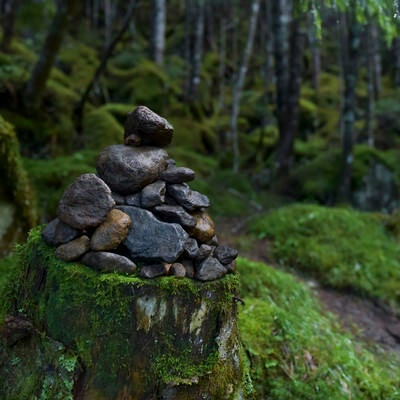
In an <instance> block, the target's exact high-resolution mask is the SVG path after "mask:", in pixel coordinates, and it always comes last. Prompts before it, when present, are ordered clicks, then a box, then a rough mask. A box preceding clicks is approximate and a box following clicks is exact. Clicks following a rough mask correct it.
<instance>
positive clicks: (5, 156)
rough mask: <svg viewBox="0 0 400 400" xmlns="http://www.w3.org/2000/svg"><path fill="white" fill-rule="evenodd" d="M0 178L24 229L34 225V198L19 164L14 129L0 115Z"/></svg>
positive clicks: (19, 158)
mask: <svg viewBox="0 0 400 400" xmlns="http://www.w3.org/2000/svg"><path fill="white" fill-rule="evenodd" d="M0 159H1V160H2V162H1V166H0V177H1V180H2V184H3V188H4V190H5V191H6V192H5V195H6V196H8V197H9V199H10V200H12V201H13V202H14V204H15V205H16V207H17V208H18V214H19V218H20V219H21V220H22V222H23V224H24V226H25V229H29V228H31V227H32V226H34V225H35V223H36V221H37V214H36V209H35V198H34V196H33V193H32V191H31V189H30V185H29V181H28V177H27V174H26V172H25V169H24V167H23V165H22V162H21V156H20V150H19V143H18V139H17V136H16V134H15V131H14V127H13V126H12V125H11V124H9V123H8V122H7V121H6V120H4V119H3V117H2V116H1V115H0Z"/></svg>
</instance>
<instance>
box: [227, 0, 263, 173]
mask: <svg viewBox="0 0 400 400" xmlns="http://www.w3.org/2000/svg"><path fill="white" fill-rule="evenodd" d="M259 10H260V0H253V1H252V3H251V14H250V21H249V31H248V34H247V40H246V45H245V48H244V50H243V56H242V62H241V64H240V68H239V72H238V75H237V78H236V82H235V85H234V88H233V101H232V112H231V122H230V129H231V135H232V145H233V171H234V172H238V171H239V161H240V150H239V135H238V128H237V120H238V117H239V112H240V100H241V97H242V92H243V86H244V82H245V79H246V75H247V69H248V65H249V60H250V55H251V53H252V49H253V43H254V37H255V33H256V26H257V19H258V14H259Z"/></svg>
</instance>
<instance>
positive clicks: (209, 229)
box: [189, 211, 215, 243]
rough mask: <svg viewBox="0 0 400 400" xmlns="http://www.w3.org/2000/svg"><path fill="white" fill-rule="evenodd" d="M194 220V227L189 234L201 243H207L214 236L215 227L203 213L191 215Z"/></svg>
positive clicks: (206, 214)
mask: <svg viewBox="0 0 400 400" xmlns="http://www.w3.org/2000/svg"><path fill="white" fill-rule="evenodd" d="M192 216H193V217H195V218H196V226H195V227H194V228H193V229H192V230H191V231H190V232H189V233H190V235H191V236H193V237H194V238H196V239H197V240H198V241H199V242H201V243H207V242H208V241H209V240H210V239H211V238H212V237H213V236H214V234H215V226H214V222H213V220H212V219H211V217H210V216H209V215H208V213H207V212H205V211H198V212H195V213H193V214H192Z"/></svg>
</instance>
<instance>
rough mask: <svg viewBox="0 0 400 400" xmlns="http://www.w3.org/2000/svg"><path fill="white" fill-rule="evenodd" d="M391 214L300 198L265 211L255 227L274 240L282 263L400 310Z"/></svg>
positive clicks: (399, 249) (399, 256)
mask: <svg viewBox="0 0 400 400" xmlns="http://www.w3.org/2000/svg"><path fill="white" fill-rule="evenodd" d="M386 218H387V217H383V216H381V215H379V214H367V213H360V212H357V211H354V210H351V209H333V208H332V209H331V208H325V207H320V206H313V205H302V204H297V205H293V206H288V207H283V208H281V209H278V210H276V211H272V212H270V213H267V214H265V215H264V216H263V217H261V218H258V220H257V221H254V222H253V223H252V225H251V230H252V232H253V233H255V234H257V235H258V237H260V238H268V239H270V240H271V241H272V247H271V253H272V256H273V257H274V259H275V260H276V261H277V262H279V263H280V264H282V265H285V266H288V267H296V268H299V269H301V270H302V271H305V272H306V273H307V274H310V275H312V276H314V277H316V278H317V279H318V280H319V281H320V282H322V283H324V284H327V285H329V286H332V287H335V288H339V289H352V290H354V291H356V292H358V293H360V294H363V295H366V296H368V297H370V298H374V299H379V300H380V301H383V302H385V303H386V304H388V305H390V306H391V307H393V308H394V309H397V310H399V309H400V268H399V259H400V247H399V245H398V242H397V240H396V238H395V237H394V236H393V235H392V234H391V232H390V230H388V229H387V228H386V226H387V223H386V221H387V219H386Z"/></svg>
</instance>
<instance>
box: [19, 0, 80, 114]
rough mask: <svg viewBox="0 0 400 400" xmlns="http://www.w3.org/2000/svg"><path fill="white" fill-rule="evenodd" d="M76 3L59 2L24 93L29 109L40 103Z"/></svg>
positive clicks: (72, 0) (58, 0) (65, 0)
mask: <svg viewBox="0 0 400 400" xmlns="http://www.w3.org/2000/svg"><path fill="white" fill-rule="evenodd" d="M76 3H77V0H57V11H56V14H55V15H54V18H53V20H52V22H51V24H50V28H49V30H48V32H47V35H46V39H45V42H44V44H43V47H42V50H41V52H40V55H39V59H38V61H37V63H36V64H35V66H34V68H33V71H32V74H31V77H30V79H29V80H28V83H27V84H26V88H25V91H24V99H23V100H24V103H25V106H26V107H27V108H35V107H37V106H38V105H39V103H40V100H41V97H42V95H43V91H44V89H45V87H46V83H47V80H48V78H49V76H50V72H51V69H52V68H53V65H54V61H55V59H56V56H57V53H58V51H59V49H60V47H61V43H62V40H63V37H64V33H65V32H66V30H67V27H68V24H69V22H70V21H71V19H72V16H73V11H74V8H75V5H76Z"/></svg>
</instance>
